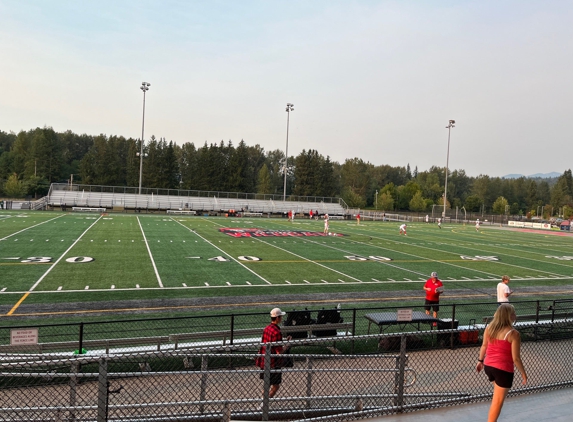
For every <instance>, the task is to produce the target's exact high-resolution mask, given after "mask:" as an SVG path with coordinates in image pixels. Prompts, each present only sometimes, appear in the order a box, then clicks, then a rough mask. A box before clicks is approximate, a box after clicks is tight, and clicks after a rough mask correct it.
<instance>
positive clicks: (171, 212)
mask: <svg viewBox="0 0 573 422" xmlns="http://www.w3.org/2000/svg"><path fill="white" fill-rule="evenodd" d="M167 214H182V215H197V212H195V211H186V210H167Z"/></svg>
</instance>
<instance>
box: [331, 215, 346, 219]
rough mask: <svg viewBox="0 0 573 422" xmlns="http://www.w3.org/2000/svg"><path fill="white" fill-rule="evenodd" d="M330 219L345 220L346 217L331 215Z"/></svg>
mask: <svg viewBox="0 0 573 422" xmlns="http://www.w3.org/2000/svg"><path fill="white" fill-rule="evenodd" d="M328 219H329V220H344V216H343V215H329V216H328Z"/></svg>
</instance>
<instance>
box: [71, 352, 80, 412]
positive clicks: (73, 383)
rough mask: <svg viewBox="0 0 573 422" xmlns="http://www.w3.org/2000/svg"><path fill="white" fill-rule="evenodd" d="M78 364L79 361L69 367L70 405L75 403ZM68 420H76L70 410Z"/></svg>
mask: <svg viewBox="0 0 573 422" xmlns="http://www.w3.org/2000/svg"><path fill="white" fill-rule="evenodd" d="M79 367H80V364H79V362H74V363H72V365H71V367H70V373H71V375H70V406H72V407H73V406H75V405H76V397H77V387H78V376H77V374H78V372H79ZM70 420H72V421H73V420H76V416H75V412H74V411H73V410H72V411H70Z"/></svg>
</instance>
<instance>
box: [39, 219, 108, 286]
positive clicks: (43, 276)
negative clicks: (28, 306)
mask: <svg viewBox="0 0 573 422" xmlns="http://www.w3.org/2000/svg"><path fill="white" fill-rule="evenodd" d="M100 219H101V216H100V217H99V218H98V219H97V220H96V221H94V222H93V223H92V225H91V226H89V227H88V228H87V229H85V231H84V232H83V233H82V234H81V235H80V237H78V238H77V239H76V241H75V242H74V243H72V245H71V246H70V247H69V248H68V249H66V251H65V252H64V253H63V254H62V256H60V257H59V258H58V260H57V261H56V262H54V265H52V266H50V268H48V271H46V272H45V273H44V274H43V275H42V277H40V278H39V279H38V281H36V282H35V283H34V285H33V286H32V287H30V289H29V290H28V292H32V291H34V289H35V288H36V287H38V284H40V283H41V282H42V280H43V279H44V278H46V276H47V275H48V274H50V271H52V270H53V269H54V268H55V267H56V265H58V262H60V261H61V260H62V258H63V257H64V256H66V254H67V253H68V252H69V251H70V250H71V249H72V248H73V247H74V246H75V245H76V243H78V242H79V241H80V239H81V238H82V237H83V236H84V234H86V233H87V232H88V230H89V229H91V228H92V227H93V226H94V225H95V224H96V223H97V222H98V221H99V220H100Z"/></svg>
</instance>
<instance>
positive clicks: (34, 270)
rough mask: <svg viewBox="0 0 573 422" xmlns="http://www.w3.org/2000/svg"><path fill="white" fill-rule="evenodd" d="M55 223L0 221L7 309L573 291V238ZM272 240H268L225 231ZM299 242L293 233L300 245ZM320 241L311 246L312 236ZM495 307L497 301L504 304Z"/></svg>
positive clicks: (9, 216)
mask: <svg viewBox="0 0 573 422" xmlns="http://www.w3.org/2000/svg"><path fill="white" fill-rule="evenodd" d="M398 226H399V223H396V222H362V223H361V224H360V226H358V225H357V224H356V222H355V221H345V220H332V221H331V222H330V228H331V232H332V233H333V234H335V235H333V236H326V237H325V236H318V235H316V234H321V233H322V229H323V223H322V222H321V221H314V220H309V219H304V220H303V219H298V220H295V221H294V222H292V223H291V222H288V221H287V220H286V219H268V218H251V219H249V218H217V217H200V216H192V217H191V216H190V217H181V216H175V217H171V216H169V215H133V214H131V215H125V214H110V215H105V216H101V215H99V214H80V213H55V212H21V213H17V212H7V211H4V212H0V274H1V277H0V292H1V293H0V305H2V306H3V307H2V309H6V310H7V312H3V314H9V315H17V314H18V312H19V311H20V307H21V306H22V304H34V303H44V304H46V303H48V304H55V305H56V304H58V303H64V302H83V303H92V302H99V303H101V306H102V307H103V306H105V307H111V308H113V301H115V300H129V299H140V300H145V299H162V298H178V299H181V298H197V297H215V296H231V297H236V298H237V299H236V300H237V301H241V297H245V296H257V295H269V294H270V295H277V296H278V295H288V294H293V293H297V294H299V293H309V294H312V293H340V294H343V293H344V292H373V294H374V292H375V294H376V295H381V294H383V293H384V292H390V291H408V290H410V291H415V292H416V294H417V295H421V293H420V292H421V288H422V283H423V281H425V280H426V279H427V278H428V276H429V274H430V272H432V271H437V272H438V273H439V277H440V279H442V281H443V282H444V285H445V288H446V290H448V289H461V290H467V291H468V292H482V293H483V292H485V293H488V294H494V293H495V286H496V284H497V282H498V281H499V279H500V277H501V275H503V274H507V275H509V276H510V277H511V279H512V280H511V287H512V288H513V289H515V290H516V292H519V289H520V288H523V287H529V286H541V287H543V286H547V290H548V291H549V290H551V289H550V286H566V285H571V284H573V283H572V281H573V252H571V246H572V244H573V242H572V240H573V237H571V236H570V235H565V236H562V235H560V234H561V233H553V232H542V233H531V232H523V231H516V230H499V229H497V228H493V227H488V226H482V228H481V229H480V231H479V232H476V230H475V228H474V227H473V226H462V225H450V224H445V225H444V226H443V228H442V229H439V228H438V227H437V226H436V225H435V224H425V223H412V224H409V225H408V236H400V235H399V234H398ZM226 228H235V229H262V230H264V232H263V231H260V232H259V234H261V233H262V234H264V236H248V234H249V232H248V231H245V232H241V231H234V232H233V233H234V234H235V235H236V236H237V237H236V236H231V235H229V234H228V233H224V232H222V231H220V230H221V229H226ZM293 232H294V233H293ZM305 234H312V235H308V236H307V235H305ZM494 300H495V299H494Z"/></svg>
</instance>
